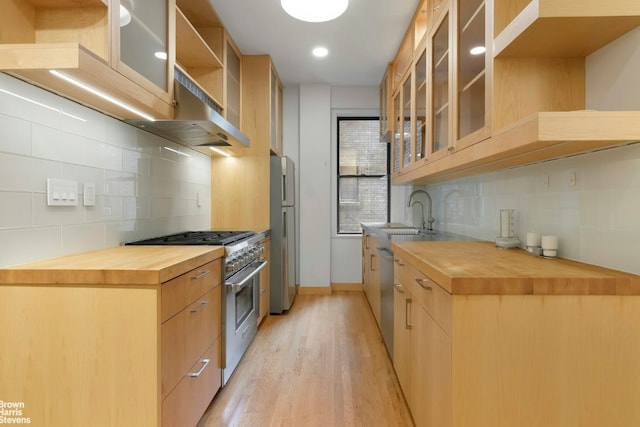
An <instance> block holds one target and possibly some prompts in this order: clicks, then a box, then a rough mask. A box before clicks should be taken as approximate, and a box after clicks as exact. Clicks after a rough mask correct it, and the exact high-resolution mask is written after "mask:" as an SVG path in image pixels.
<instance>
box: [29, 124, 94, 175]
mask: <svg viewBox="0 0 640 427" xmlns="http://www.w3.org/2000/svg"><path fill="white" fill-rule="evenodd" d="M86 141H87V138H86V137H83V136H79V135H74V134H71V133H68V132H64V131H61V130H58V129H53V128H50V127H47V126H42V125H39V124H34V125H33V127H32V144H33V149H32V153H33V157H37V158H41V159H49V160H55V161H58V162H63V163H73V164H78V165H82V164H84V163H85V142H86Z"/></svg>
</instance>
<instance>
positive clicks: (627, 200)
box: [611, 189, 640, 233]
mask: <svg viewBox="0 0 640 427" xmlns="http://www.w3.org/2000/svg"><path fill="white" fill-rule="evenodd" d="M611 228H612V229H613V230H616V231H625V230H628V231H635V232H637V233H640V189H636V190H628V191H618V190H613V191H612V192H611Z"/></svg>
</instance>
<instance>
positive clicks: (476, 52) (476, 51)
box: [469, 46, 487, 55]
mask: <svg viewBox="0 0 640 427" xmlns="http://www.w3.org/2000/svg"><path fill="white" fill-rule="evenodd" d="M486 51H487V48H486V47H484V46H476V47H472V48H471V50H470V51H469V53H470V54H471V55H482V54H483V53H485V52H486Z"/></svg>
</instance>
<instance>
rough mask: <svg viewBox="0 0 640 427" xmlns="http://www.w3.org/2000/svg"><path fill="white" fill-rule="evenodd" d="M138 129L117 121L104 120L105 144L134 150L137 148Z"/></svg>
mask: <svg viewBox="0 0 640 427" xmlns="http://www.w3.org/2000/svg"><path fill="white" fill-rule="evenodd" d="M138 132H139V131H138V129H137V128H136V127H134V126H131V125H129V124H127V123H124V122H121V121H119V120H115V119H112V118H110V117H107V118H106V122H105V142H106V143H107V144H111V145H117V146H119V147H122V148H128V149H130V150H135V149H136V146H137V138H138V135H137V134H138Z"/></svg>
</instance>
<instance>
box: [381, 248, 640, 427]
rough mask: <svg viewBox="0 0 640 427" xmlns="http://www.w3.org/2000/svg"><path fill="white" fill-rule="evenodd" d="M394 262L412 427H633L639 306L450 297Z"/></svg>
mask: <svg viewBox="0 0 640 427" xmlns="http://www.w3.org/2000/svg"><path fill="white" fill-rule="evenodd" d="M394 253H395V254H396V260H395V266H394V267H395V268H394V270H395V272H394V274H395V285H396V289H395V299H394V302H395V330H394V332H395V336H394V368H395V370H396V374H397V376H398V379H399V382H400V384H401V386H402V390H403V392H404V394H405V397H406V400H407V403H408V405H409V408H410V410H411V413H412V415H413V419H414V421H415V424H416V426H417V427H431V426H435V427H513V426H518V427H539V426H545V427H601V426H636V425H640V406H638V405H637V401H636V400H637V396H638V395H640V370H639V369H638V367H637V366H638V360H640V327H638V325H640V296H637V295H622V294H619V295H616V294H610V293H609V294H607V295H595V294H591V295H589V294H586V295H551V294H547V295H527V294H493V295H492V294H486V293H485V294H464V295H462V294H460V295H457V294H453V295H452V294H450V293H449V292H447V291H445V290H444V289H443V287H441V286H439V285H438V283H437V282H435V281H434V280H432V278H430V277H428V276H427V275H425V274H424V272H423V271H422V270H421V269H420V267H419V266H417V265H414V264H412V263H410V262H408V261H407V259H406V258H405V257H404V254H403V253H402V251H401V250H399V249H398V248H397V247H394ZM593 274H594V275H595V274H597V273H596V272H594V273H593ZM496 286H498V285H497V284H496ZM502 286H503V288H504V286H507V285H505V284H504V283H503V284H502ZM517 287H518V283H513V288H514V289H517ZM495 289H498V288H497V287H496V288H495ZM504 289H506V288H504ZM494 293H496V292H494Z"/></svg>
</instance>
